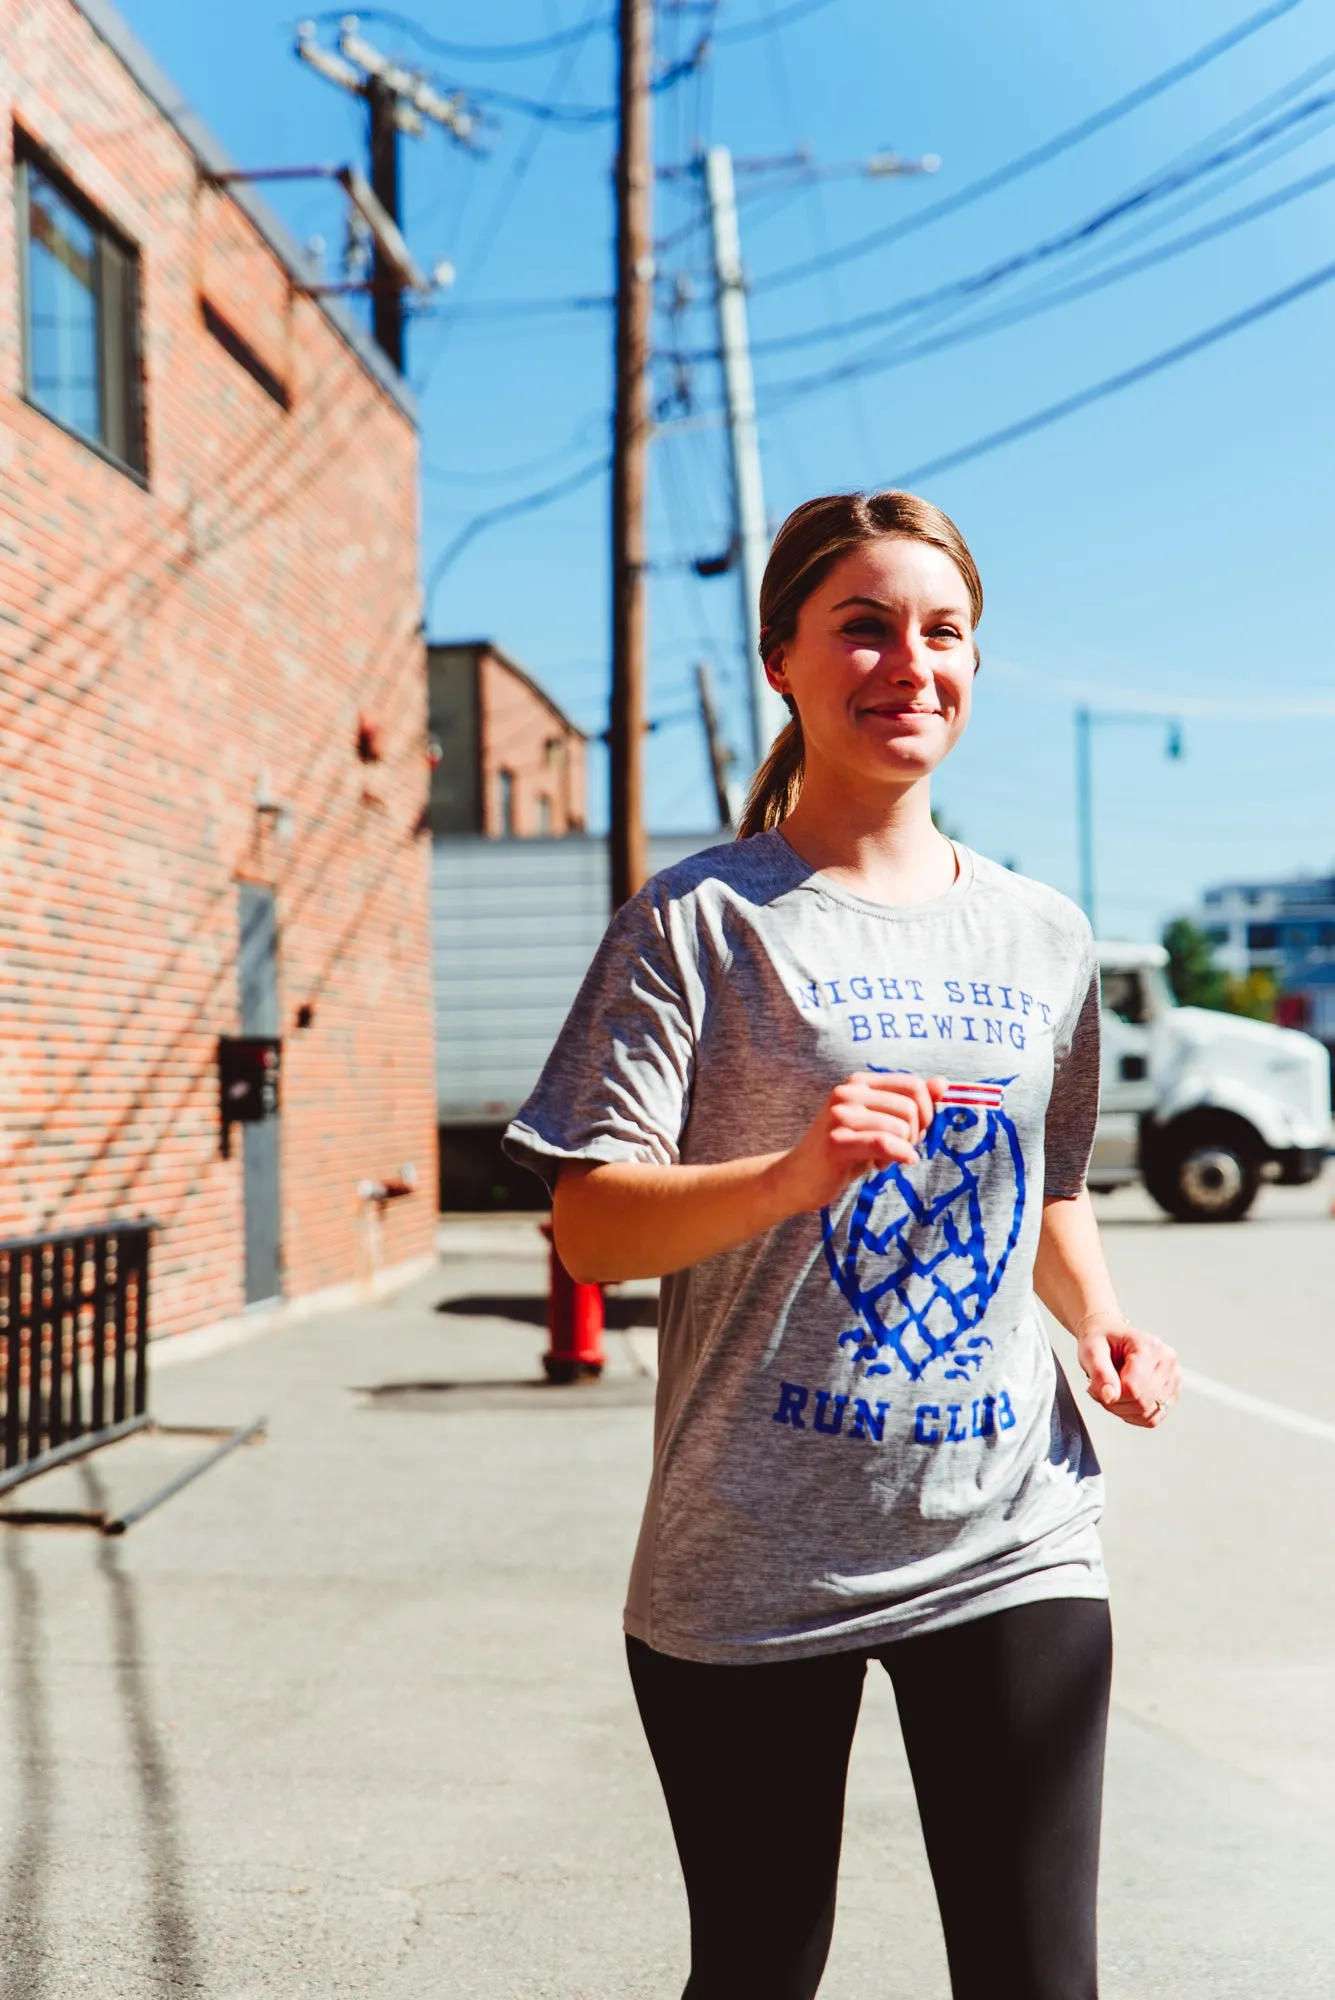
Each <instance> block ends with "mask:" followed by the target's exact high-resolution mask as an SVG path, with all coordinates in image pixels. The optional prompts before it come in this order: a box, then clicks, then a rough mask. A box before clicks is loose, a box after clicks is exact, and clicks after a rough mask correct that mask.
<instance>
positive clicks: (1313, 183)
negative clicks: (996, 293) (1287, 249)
mask: <svg viewBox="0 0 1335 2000" xmlns="http://www.w3.org/2000/svg"><path fill="white" fill-rule="evenodd" d="M1331 180H1335V164H1332V165H1329V166H1325V167H1319V168H1317V170H1316V171H1315V172H1314V173H1310V174H1306V175H1304V176H1303V177H1302V178H1301V179H1299V180H1296V181H1287V182H1286V183H1285V185H1284V186H1283V187H1281V188H1276V189H1275V190H1274V191H1273V193H1271V194H1268V195H1262V196H1261V197H1260V198H1259V200H1257V201H1253V202H1248V203H1247V204H1246V205H1245V206H1244V207H1242V208H1234V209H1230V210H1229V211H1228V213H1227V214H1226V215H1221V216H1216V217H1215V219H1214V220H1213V221H1211V222H1206V223H1202V224H1201V226H1200V227H1199V228H1197V229H1190V230H1186V231H1185V232H1184V233H1183V234H1182V235H1181V236H1174V237H1171V238H1170V239H1169V240H1168V242H1166V243H1160V244H1156V245H1155V246H1154V248H1153V249H1151V250H1142V251H1140V252H1139V253H1138V254H1137V255H1136V256H1134V257H1127V258H1124V259H1123V260H1122V261H1121V262H1120V263H1116V264H1109V265H1105V266H1103V267H1102V268H1101V269H1098V270H1095V271H1093V272H1091V273H1089V274H1088V275H1087V276H1086V277H1083V278H1079V279H1077V280H1076V281H1075V282H1074V283H1073V284H1069V285H1059V286H1056V287H1052V288H1050V289H1048V290H1046V291H1040V292H1039V293H1038V295H1037V296H1036V297H1035V296H1033V295H1031V296H1030V297H1029V298H1027V299H1022V300H1019V301H1017V302H1016V303H1015V304H1013V305H1010V306H1004V307H1002V308H1001V309H1000V310H999V311H997V312H994V313H988V314H985V315H984V316H983V317H982V318H980V319H973V320H969V321H968V322H966V324H965V325H964V326H958V327H952V328H949V329H947V330H946V331H945V332H942V333H936V334H933V335H931V336H930V337H929V338H927V339H926V340H920V341H915V342H914V343H913V344H912V345H911V346H908V347H901V348H896V349H895V350H894V351H893V352H891V353H889V354H880V355H864V356H861V357H858V358H856V359H854V360H851V361H847V362H843V363H840V364H838V365H836V366H835V367H833V368H828V369H822V370H821V371H820V372H819V373H818V374H814V375H807V376H795V377H792V378H790V379H789V380H788V381H787V382H781V383H778V384H776V385H774V392H775V393H776V395H777V396H778V399H779V402H780V403H781V404H782V406H783V407H785V408H786V407H787V406H788V404H790V403H792V402H795V401H797V400H798V399H799V398H800V397H805V396H808V395H812V394H815V393H816V392H817V391H819V390H821V389H824V388H829V387H832V386H833V385H834V384H835V383H836V382H840V381H849V380H858V379H861V378H862V377H863V376H866V375H875V374H879V373H881V372H882V371H883V370H886V369H891V368H900V367H904V366H905V365H906V364H907V363H909V362H911V361H921V360H925V359H926V358H927V357H928V356H929V355H932V354H939V353H941V352H942V351H943V350H944V349H946V348H949V347H960V346H963V345H964V344H966V343H967V342H968V341H971V340H979V339H982V338H983V337H984V335H986V334H989V333H998V332H1000V331H1002V330H1003V329H1004V328H1006V327H1008V326H1015V325H1018V324H1019V323H1020V322H1021V321H1022V320H1026V319H1033V318H1035V317H1036V316H1037V315H1038V314H1039V313H1044V312H1051V311H1052V310H1053V309H1054V308H1056V307H1058V306H1064V305H1071V304H1073V303H1074V302H1075V301H1076V300H1077V299H1082V298H1086V297H1088V296H1089V294H1090V293H1091V292H1097V291H1102V290H1104V289H1105V288H1106V287H1107V286H1108V285H1115V284H1120V283H1121V281H1122V280H1123V279H1124V278H1132V277H1135V276H1137V275H1138V274H1139V273H1140V272H1142V271H1148V270H1151V269H1153V267H1154V266H1155V265H1156V264H1163V263H1168V262H1169V261H1170V260H1171V259H1173V258H1175V257H1181V256H1184V255H1185V254H1186V253H1187V252H1188V251H1190V250H1195V249H1198V248H1199V247H1200V245H1201V244H1203V243H1209V242H1212V241H1213V240H1214V239H1215V238H1216V237H1218V236H1226V235H1228V234H1230V233H1231V232H1232V231H1233V230H1234V229H1240V228H1242V227H1243V226H1244V225H1245V224H1246V223H1249V222H1256V221H1259V219H1260V218H1261V217H1262V216H1263V215H1269V214H1270V213H1271V212H1272V211H1273V210H1275V209H1278V208H1284V207H1286V206H1287V205H1288V203H1289V202H1291V201H1297V200H1299V199H1300V198H1301V197H1302V196H1303V195H1306V194H1312V193H1314V192H1315V191H1316V189H1317V188H1320V187H1324V186H1325V185H1326V184H1327V183H1328V182H1329V181H1331Z"/></svg>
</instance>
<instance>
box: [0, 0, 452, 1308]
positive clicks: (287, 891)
mask: <svg viewBox="0 0 1335 2000" xmlns="http://www.w3.org/2000/svg"><path fill="white" fill-rule="evenodd" d="M0 23H3V24H4V32H3V33H2V34H0V1016H2V1018H3V1024H4V1028H3V1037H2V1038H0V1234H11V1233H13V1234H18V1233H22V1232H26V1231H28V1230H30V1229H35V1228H38V1227H41V1228H46V1227H61V1226H66V1225H70V1224H82V1223H92V1222H97V1221H99V1220H101V1219H103V1218H106V1217H109V1216H113V1215H127V1214H137V1213H147V1214H150V1215H152V1216H155V1217H157V1218H159V1219H160V1221H161V1223H162V1225H163V1227H162V1232H161V1235H160V1237H159V1239H158V1244H157V1248H156V1251H155V1258H154V1305H155V1309H154V1321H155V1327H156V1330H157V1331H159V1332H162V1331H169V1330H176V1329H180V1328H184V1327H188V1326H190V1325H193V1324H197V1323H200V1322H203V1321H207V1320H210V1319H213V1318H216V1317H218V1316H221V1315H223V1314H226V1313H230V1312H233V1311H236V1310H238V1309H239V1308H240V1306H241V1304H242V1299H243V1292H242V1281H243V1262H242V1258H243V1235H242V1180H241V1172H242V1169H241V1160H240V1152H241V1148H240V1146H239V1145H238V1146H236V1147H235V1148H234V1157H233V1158H232V1159H231V1160H228V1161H224V1160H222V1159H221V1158H220V1157H219V1126H218V1112H217V1084H216V1073H215V1061H214V1058H215V1048H216V1041H217V1037H218V1035H219V1034H226V1033H235V1032H236V1031H237V1027H238V1022H237V997H238V996H237V964H236V956H237V949H236V947H237V887H236V885H237V880H238V878H241V877H249V878H250V879H253V880H256V881H261V882H266V883H270V884H272V885H273V886H274V888H275V890H276V893H277V899H278V919H279V926H280V959H279V969H280V1006H281V1016H282V1029H283V1034H284V1038H285V1070H284V1098H283V1113H282V1147H283V1153H282V1183H283V1244H284V1257H285V1279H284V1285H285V1290H286V1291H287V1293H288V1294H289V1295H297V1294H300V1293H302V1292H307V1291H310V1290H313V1289H316V1288H319V1287H323V1286H327V1285H332V1284H337V1283H340V1282H342V1281H345V1280H347V1279H350V1278H352V1277H354V1276H356V1275H359V1274H361V1271H362V1269H363V1266H364V1260H365V1255H366V1244H367V1241H368V1236H367V1232H366V1230H365V1227H364V1225H363V1221H362V1212H363V1205H362V1204H361V1203H360V1202H359V1198H358V1195H357V1183H358V1181H359V1180H361V1179H363V1178H364V1177H365V1178H371V1179H376V1178H379V1177H382V1176H384V1175H387V1174H390V1173H392V1172H394V1171H395V1170H397V1169H398V1168H399V1166H400V1165H402V1164H403V1163H405V1162H407V1161H410V1160H411V1161H413V1162H415V1163H416V1166H417V1168H418V1171H419V1173H420V1175H421V1187H420V1191H419V1192H418V1193H417V1194H415V1195H413V1196H411V1197H409V1198H406V1199H404V1200H402V1201H398V1202H394V1203H392V1204H390V1205H389V1207H388V1210H387V1212H386V1214H385V1217H384V1223H383V1236H382V1247H381V1253H380V1254H381V1257H382V1260H383V1262H384V1263H387V1264H388V1263H394V1262H398V1261H400V1260H402V1259H405V1258H408V1257H411V1256H413V1255H415V1254H417V1253H419V1252H423V1251H426V1250H427V1249H429V1248H430V1246H431V1243H432V1240H433V1234H434V1223H435V1208H436V1203H435V1167H434V1161H435V1110H434V1085H433V1066H432V1047H431V1013H430V992H429V976H428V959H429V951H428V917H427V870H428V854H427V843H426V842H425V841H424V840H422V839H420V838H415V836H414V828H415V825H416V822H417V819H418V815H419V813H420V811H421V809H422V806H423V803H424V800H425V796H426V781H427V772H426V764H425V716H426V704H425V674H424V662H423V650H422V645H421V641H420V637H419V609H420V604H419V589H418V580H417V511H416V465H415V453H416V439H415V436H414V433H413V429H412V426H411V424H410V422H409V420H408V419H407V418H406V417H405V416H404V414H403V413H402V411H400V410H399V409H398V408H397V406H396V405H395V403H394V402H393V400H392V399H391V397H390V396H388V395H387V394H386V392H385V390H384V389H383V388H382V387H381V386H379V385H378V384H377V382H376V381H375V380H374V378H373V377H372V375H371V374H370V373H369V371H368V370H367V369H366V368H365V367H364V366H363V365H362V364H361V363H360V362H359V361H358V359H357V358H356V356H355V354H354V353H353V352H352V351H351V349H350V348H349V346H348V345H347V343H346V342H345V341H343V340H342V339H341V338H340V336H339V334H338V333H337V331H336V330H335V329H334V328H333V327H332V326H331V324H330V322H329V321H328V319H327V318H326V317H325V315H324V314H323V313H322V312H321V311H320V310H319V308H318V307H317V306H316V305H315V304H314V303H313V302H312V301H310V300H309V299H304V298H300V297H297V296H295V295H294V294H293V292H292V291H291V289H290V287H289V285H288V283H287V280H286V276H285V274H284V272H283V269H282V266H281V264H280V262H279V260H278V259H277V258H276V257H275V255H274V253H273V252H272V251H271V250H270V249H269V248H268V246H267V245H265V244H264V243H263V241H262V239H261V238H260V236H259V235H258V233H257V232H256V230H255V229H254V227H253V225H252V224H251V223H250V222H249V220H248V219H247V218H246V217H245V216H244V215H242V213H241V212H240V210H239V209H238V208H237V206H236V204H235V203H233V202H231V201H230V200H228V199H226V198H222V197H220V196H219V195H218V194H217V193H216V192H213V191H211V190H206V189H202V188H201V186H200V183H199V180H198V177H197V171H196V166H195V162H194V160H193V158H192V155H191V154H190V152H189V150H188V148H187V147H186V145H185V143H184V142H183V140H182V139H181V138H180V136H179V135H178V134H177V133H176V131H175V129H174V128H173V127H172V126H171V125H170V124H169V122H168V121H167V120H166V119H164V118H163V117H162V115H161V114H160V113H159V112H158V111H157V110H156V108H155V107H154V106H153V104H152V103H151V102H150V100H149V99H148V98H147V97H146V96H145V95H144V93H143V92H142V91H141V90H140V88H139V87H138V85H137V84H136V83H135V81H134V79H133V78H132V77H131V76H130V74H129V73H128V72H127V71H126V69H125V68H124V67H123V66H122V65H121V63H120V62H119V61H118V59H117V57H116V56H115V55H114V54H113V53H112V51H111V50H110V49H109V48H108V47H107V46H106V45H105V44H104V43H103V42H102V41H101V40H100V38H99V37H98V36H97V35H96V34H95V33H94V32H93V31H92V29H91V28H90V26H89V25H88V23H87V22H86V21H85V20H84V18H83V16H82V15H81V14H80V13H79V11H78V10H77V8H75V7H74V6H73V5H71V4H70V0H0ZM12 120H17V121H18V122H19V123H20V124H21V125H22V126H23V128H24V129H25V130H26V131H27V132H28V133H29V134H30V135H31V137H32V138H34V139H35V140H37V141H38V142H40V143H41V145H42V146H44V147H45V148H46V149H47V150H48V151H49V152H50V153H51V154H52V155H53V156H54V157H55V159H56V160H57V161H58V162H59V163H60V165H61V166H62V167H63V168H64V170H65V171H66V173H67V174H68V175H69V176H70V178H71V179H72V180H74V181H75V182H76V183H77V184H78V186H79V187H80V188H81V189H82V190H83V191H84V193H85V194H86V195H87V196H88V197H89V199H91V200H92V201H94V202H96V203H97V205H98V206H99V207H100V208H101V209H102V210H103V211H104V212H105V213H106V214H107V216H108V217H109V218H110V219H111V220H112V221H113V222H114V223H115V224H116V225H117V226H118V227H119V228H120V229H121V230H122V231H123V232H124V233H125V234H126V235H127V236H128V237H130V238H131V239H132V240H133V241H135V242H136V243H137V244H138V245H139V246H140V248H141V252H142V282H143V325H144V342H145V375H146V391H145V393H146V412H147V440H148V465H149V476H148V483H147V489H146V490H145V489H143V488H141V487H140V486H139V485H138V484H137V483H136V482H135V481H134V480H132V479H131V478H129V477H128V476H127V475H126V474H125V473H124V472H122V471H119V470H118V469H116V468H115V467H114V466H112V465H109V464H107V463H105V462H104V461H103V460H101V459H100V458H99V457H98V456H97V454H96V453H95V452H94V451H92V450H90V449H89V448H88V447H86V446H85V445H83V444H81V443H79V442H78V441H76V440H75V439H73V438H71V437H69V436H67V435H66V434H65V433H64V432H63V431H61V430H60V429H59V428H58V427H57V426H56V425H55V424H53V423H51V422H50V421H49V420H48V419H47V418H45V417H44V416H42V415H41V414H39V413H38V412H37V411H35V410H33V409H31V408H29V407H28V406H27V405H26V404H25V403H24V402H23V401H22V398H21V393H20V391H21V381H22V376H21V365H20V343H19V326H18V323H17V304H16V292H17V265H16V252H17V246H16V242H15V229H14V204H13V199H12V187H11V172H12V160H11V157H10V151H11V149H10V144H9V132H10V127H11V121H12ZM204 283H207V284H208V286H209V289H210V293H211V295H213V298H214V303H215V304H216V305H217V306H218V307H219V308H220V310H221V311H222V312H223V313H224V314H225V316H226V317H227V319H228V320H229V321H230V322H231V323H232V324H233V325H234V326H235V328H236V330H237V331H238V332H239V333H241V334H242V335H243V336H244V337H245V338H246V339H248V340H249V341H250V342H251V344H252V345H253V346H254V348H255V350H256V351H257V353H258V354H259V356H260V357H261V358H262V360H263V361H264V363H265V364H266V366H268V367H269V368H271V369H273V370H274V371H275V373H277V374H279V375H281V376H282V378H283V379H284V380H285V381H286V383H287V384H288V386H289V388H290V391H291V396H292V407H291V410H290V412H287V413H285V412H284V411H283V410H282V409H280V408H279V407H278V405H277V404H276V403H275V402H274V401H273V399H272V398H271V397H270V396H269V395H266V394H265V393H264V391H263V390H262V389H261V388H260V387H259V386H257V384H256V383H255V382H254V381H253V380H252V379H251V377H250V375H249V374H247V373H246V372H245V371H244V370H243V369H242V368H241V367H240V366H239V365H238V363H237V362H236V360H234V359H233V358H232V357H231V356H230V355H229V354H227V353H226V352H225V351H224V350H223V348H222V347H221V346H220V345H219V344H218V342H217V341H216V340H214V339H213V338H212V336H211V335H210V334H209V333H208V332H207V331H206V329H205V327H204V324H203V321H202V318H201V312H200V291H201V285H202V284H204ZM362 714H364V715H366V716H367V717H368V718H369V719H371V720H372V721H373V722H375V723H376V724H377V725H378V726H379V729H380V731H381V733H382V738H383V753H384V754H383V757H382V760H381V761H380V762H379V763H372V764H363V763H361V762H359V761H358V758H357V756H356V735H357V726H358V717H359V715H362ZM261 783H264V784H266V785H267V787H268V790H269V792H270V794H271V795H272V796H273V797H274V798H275V799H277V800H279V801H281V802H282V803H283V804H284V805H285V806H286V807H287V808H288V809H289V812H290V815H291V832H290V838H289V839H287V840H283V839H281V838H279V837H278V836H277V835H276V834H275V832H274V831H272V830H268V829H267V828H266V825H265V823H264V822H263V821H262V820H261V818H260V816H258V815H257V813H256V811H255V800H256V794H257V787H258V786H259V785H260V784H261ZM303 1005H306V1006H309V1007H311V1008H312V1009H313V1021H312V1024H311V1026H310V1027H308V1028H305V1029H298V1028H297V1027H296V1026H295V1016H296V1013H297V1009H298V1008H299V1007H301V1006H303Z"/></svg>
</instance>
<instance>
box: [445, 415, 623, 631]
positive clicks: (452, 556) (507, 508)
mask: <svg viewBox="0 0 1335 2000" xmlns="http://www.w3.org/2000/svg"><path fill="white" fill-rule="evenodd" d="M610 465H611V460H610V459H609V458H608V456H607V454H606V453H605V452H604V453H603V454H602V455H601V456H600V457H598V458H595V459H591V460H590V461H589V463H588V464H587V465H582V466H581V467H580V468H579V470H578V472H572V473H569V474H568V475H567V476H566V478H564V479H558V480H557V481H556V483H555V484H554V485H552V486H544V487H541V488H540V489H539V490H538V492H536V493H525V494H523V495H521V497H520V498H519V499H518V500H506V501H504V502H503V503H502V504H501V505H500V506H499V507H488V508H486V509H485V510H484V511H483V512H482V513H480V514H474V516H473V518H472V520H471V521H467V522H465V524H464V526H463V527H462V528H461V529H460V530H459V532H458V534H457V535H456V536H455V537H454V539H453V540H452V541H450V542H447V543H446V545H445V547H444V548H443V549H442V550H441V552H440V554H439V555H438V556H437V557H436V560H435V562H434V563H433V564H432V565H431V574H430V575H429V576H428V578H427V582H426V591H425V602H424V617H425V619H426V622H427V624H428V626H429V625H430V623H431V605H432V600H433V599H434V597H435V594H436V588H437V585H438V584H439V583H440V581H441V579H442V577H443V576H444V575H445V573H446V571H447V570H448V569H449V568H451V566H452V565H453V564H454V563H455V561H457V559H458V558H459V557H460V556H461V555H462V554H463V552H464V550H465V549H466V548H468V547H469V545H470V544H471V543H472V542H475V541H476V540H477V538H478V536H479V535H481V534H483V533H485V531H486V530H487V529H488V528H494V527H495V526H496V525H497V523H498V522H500V521H511V520H513V519H514V517H515V516H516V515H517V514H532V513H534V512H536V510H537V509H538V508H539V507H550V506H551V505H552V503H553V502H554V501H556V500H564V499H565V498H566V497H567V496H568V495H569V494H571V493H577V492H578V491H579V489H580V487H582V486H588V485H590V484H591V483H592V482H593V480H595V479H597V478H599V477H601V475H602V474H603V473H605V472H606V471H607V470H608V469H609V467H610Z"/></svg>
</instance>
